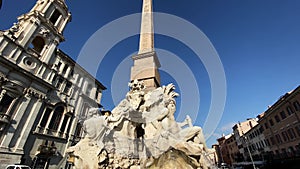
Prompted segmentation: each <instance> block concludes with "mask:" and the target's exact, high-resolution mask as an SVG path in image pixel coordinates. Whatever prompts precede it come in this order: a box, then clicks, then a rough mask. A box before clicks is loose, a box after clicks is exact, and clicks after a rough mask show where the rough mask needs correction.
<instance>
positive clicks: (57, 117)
mask: <svg viewBox="0 0 300 169" xmlns="http://www.w3.org/2000/svg"><path fill="white" fill-rule="evenodd" d="M63 113H64V107H63V106H58V107H56V108H55V109H54V112H53V115H52V118H51V121H50V124H49V129H51V130H54V131H56V130H57V129H58V127H59V124H60V121H61V118H62V115H63Z"/></svg>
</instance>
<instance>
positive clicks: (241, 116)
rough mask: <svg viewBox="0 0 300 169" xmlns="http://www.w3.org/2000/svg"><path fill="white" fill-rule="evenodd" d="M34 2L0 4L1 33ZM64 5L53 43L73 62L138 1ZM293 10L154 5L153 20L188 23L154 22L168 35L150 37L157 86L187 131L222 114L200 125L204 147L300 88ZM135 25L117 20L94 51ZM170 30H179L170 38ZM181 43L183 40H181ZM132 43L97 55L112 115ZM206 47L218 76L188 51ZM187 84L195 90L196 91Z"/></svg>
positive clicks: (231, 1)
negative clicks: (171, 94) (173, 99)
mask: <svg viewBox="0 0 300 169" xmlns="http://www.w3.org/2000/svg"><path fill="white" fill-rule="evenodd" d="M35 2H36V1H35V0H26V1H20V0H4V1H3V4H2V9H1V10H0V29H1V30H5V29H8V28H9V27H11V26H12V24H13V23H14V22H17V19H16V18H17V17H18V16H20V15H22V14H24V13H26V12H28V11H29V10H30V9H31V8H32V7H33V5H34V4H35ZM66 3H67V5H68V7H69V10H70V12H71V13H72V21H71V22H70V23H69V24H68V25H67V27H66V29H65V31H64V33H63V34H64V36H65V38H66V41H65V42H63V43H61V44H59V48H60V49H61V50H63V51H64V52H65V53H67V54H68V55H69V56H70V57H72V58H73V59H74V60H80V58H81V57H82V53H81V52H82V50H84V48H85V47H86V46H85V45H86V44H88V42H89V40H91V39H90V37H95V38H97V37H98V36H97V35H96V34H95V33H96V32H97V31H98V32H99V31H100V32H101V31H102V30H103V29H104V28H105V26H108V28H109V27H111V26H112V23H115V22H116V21H118V20H117V19H121V20H122V19H125V21H126V16H133V15H134V14H137V13H140V12H141V3H142V0H109V1H104V0H100V1H99V0H98V1H96V0H94V1H92V0H86V1H70V0H67V2H66ZM299 9H300V1H298V0H286V1H282V0H264V1H261V0H243V1H241V0H226V1H220V0H188V1H183V0H154V12H157V13H158V17H160V16H161V18H163V16H165V15H164V14H169V15H167V17H171V18H172V17H173V16H176V17H178V18H177V20H183V21H186V22H184V23H186V24H187V27H185V26H186V25H185V24H179V25H178V24H174V23H173V22H171V19H170V20H169V19H168V18H167V19H161V20H160V19H159V18H155V17H154V23H155V24H156V26H157V27H158V29H157V30H159V29H162V28H160V27H163V28H166V29H168V30H169V32H170V34H168V33H166V34H160V33H157V34H155V48H156V50H157V53H158V57H159V59H160V60H161V63H163V64H162V66H161V68H160V72H161V79H162V84H163V85H166V84H168V83H171V82H172V83H174V84H175V85H176V86H177V88H176V89H177V92H178V93H179V94H180V95H181V96H182V97H181V98H180V97H179V98H178V108H180V112H179V113H178V112H177V115H178V114H180V113H181V111H183V112H185V113H186V114H189V113H191V114H196V116H193V117H194V118H193V121H194V125H198V126H204V125H205V123H206V122H207V121H209V120H207V117H209V115H210V112H211V111H213V110H214V107H219V108H220V109H221V110H222V111H220V110H219V109H218V111H217V112H214V113H215V114H213V116H212V117H213V118H212V119H215V121H212V122H211V121H210V122H208V123H207V124H209V125H210V124H211V126H216V128H215V130H213V133H210V134H209V136H207V143H208V144H209V145H211V144H214V143H216V138H218V137H220V136H221V135H222V134H223V133H224V134H229V133H230V132H231V131H232V126H233V125H234V124H235V123H237V122H238V121H245V120H246V119H247V118H255V117H256V116H257V115H258V114H260V113H262V112H264V111H265V110H266V109H267V107H268V106H269V105H272V104H273V103H275V102H276V101H277V99H278V98H279V97H280V96H282V95H284V94H285V93H286V92H289V91H291V90H293V89H295V88H296V87H297V86H298V85H299V84H300V78H299V72H300V66H299V64H300V10H299ZM130 21H132V20H130ZM155 21H157V22H155ZM139 22H140V21H139V20H134V21H132V22H128V23H126V22H124V23H123V25H118V24H120V23H118V22H117V26H114V27H113V28H112V29H110V30H111V32H109V31H108V33H107V36H105V37H102V38H101V36H100V37H99V38H100V39H97V41H99V44H97V43H96V44H95V46H97V45H98V46H99V49H101V47H100V46H101V45H105V44H107V43H108V42H109V41H110V39H113V38H118V37H119V36H120V35H119V34H118V32H122V31H123V32H124V31H128V33H129V34H131V32H130V30H129V29H131V28H132V30H135V29H138V27H139V25H138V24H136V23H139ZM169 22H170V23H169ZM130 26H131V27H130ZM189 27H193V28H194V29H196V30H200V32H202V33H203V34H204V35H205V37H206V38H207V39H206V38H205V37H204V38H203V41H200V42H201V43H199V44H198V42H199V41H197V40H198V39H197V38H199V37H200V36H198V34H197V33H199V32H194V31H190V30H189V29H188V28H189ZM128 28H129V29H128ZM172 30H180V31H179V32H177V33H175V34H173V35H171V32H172ZM110 37H111V38H110ZM184 37H187V41H188V42H187V41H182V39H183V38H184ZM138 40H139V37H138V35H136V34H132V35H131V36H129V37H127V38H123V39H122V38H121V39H119V41H118V43H116V44H114V45H112V46H111V48H110V49H109V51H107V52H103V51H100V53H101V54H100V53H99V55H101V56H102V55H103V56H102V60H101V64H99V65H97V66H98V67H96V70H97V72H96V73H95V76H96V77H97V79H98V80H99V81H100V82H101V83H103V84H104V85H105V86H106V87H107V90H106V91H104V92H103V98H102V102H101V104H102V105H103V106H104V107H105V108H107V109H113V107H114V106H115V104H117V102H118V101H119V100H120V99H122V98H124V97H123V96H125V93H124V90H125V91H126V90H128V87H127V82H128V81H129V77H130V75H129V74H128V73H129V72H130V66H131V65H132V61H131V60H130V56H132V55H134V54H136V52H137V50H138ZM189 42H191V43H189ZM202 42H203V44H202ZM207 43H209V44H210V47H213V49H214V51H216V52H215V54H217V56H218V58H219V61H220V63H221V68H220V69H221V70H223V71H224V72H218V71H216V72H215V71H214V70H219V69H218V68H219V67H220V64H218V63H217V62H211V63H209V65H207V62H205V59H203V58H207V57H210V56H209V54H208V55H205V54H203V53H202V54H203V56H202V54H200V55H201V56H199V53H197V52H195V50H192V49H193V46H195V45H196V46H197V49H200V50H199V51H200V53H201V51H202V52H204V53H205V51H207V49H206V48H205V47H206V45H205V44H207ZM92 52H99V51H98V50H95V51H92ZM102 53H104V54H102ZM208 53H209V52H208ZM204 55H205V56H204ZM78 58H79V59H78ZM199 58H202V59H203V60H202V59H199ZM211 58H212V57H211ZM81 60H82V59H81ZM84 60H90V58H89V56H84ZM215 61H216V60H215ZM79 64H80V63H79ZM130 64H131V65H130ZM214 66H215V67H214ZM91 67H93V66H91ZM209 67H210V68H212V69H208V68H209ZM85 68H86V69H89V67H85ZM210 73H215V74H216V75H218V73H219V74H220V76H219V77H220V78H219V79H217V80H216V79H215V80H216V81H212V77H211V76H210ZM222 73H224V75H225V82H226V83H225V84H226V85H225V91H224V90H222V91H219V90H215V91H217V93H214V94H212V90H213V88H214V87H215V86H216V87H218V85H222V82H224V81H222V78H221V77H222ZM91 74H93V73H91ZM217 77H218V76H217ZM126 79H127V81H126ZM182 79H183V80H182ZM220 79H221V80H220ZM193 80H194V81H193ZM218 80H220V81H218ZM219 82H220V83H219ZM193 84H196V87H197V88H196V90H194V89H195V88H193V87H195V85H194V86H193ZM213 84H214V85H213ZM223 87H224V86H223ZM221 88H222V86H221ZM222 89H223V88H222ZM218 92H220V93H218ZM222 92H223V94H224V93H225V94H226V100H224V103H225V106H224V108H223V109H222V107H223V106H222V101H221V102H217V103H213V102H214V101H213V99H212V98H213V96H220V98H218V97H217V99H221V100H222ZM191 93H192V94H191ZM218 94H219V95H218ZM114 99H115V100H116V101H115V100H114ZM211 105H213V107H210V106H211ZM198 107H199V108H198ZM195 110H196V111H195ZM183 114H184V113H183ZM184 115H185V114H184ZM215 116H216V117H215ZM179 120H181V119H179ZM207 124H206V125H207ZM205 129H206V127H204V128H203V130H204V133H206V131H205Z"/></svg>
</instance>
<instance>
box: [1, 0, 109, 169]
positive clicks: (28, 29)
mask: <svg viewBox="0 0 300 169" xmlns="http://www.w3.org/2000/svg"><path fill="white" fill-rule="evenodd" d="M70 21H71V14H70V12H69V11H68V8H67V5H66V4H65V1H64V0H38V1H37V2H36V4H35V5H34V7H33V8H32V9H31V11H29V12H28V13H26V14H24V15H22V16H20V17H18V22H17V23H14V24H13V26H12V27H11V28H10V29H9V30H3V31H1V30H0V168H5V167H6V165H9V164H16V163H21V164H26V165H29V166H31V167H32V168H36V169H39V168H43V169H45V168H53V169H54V168H68V166H67V162H66V161H67V158H68V157H66V155H65V151H66V149H67V148H68V147H69V146H71V145H73V144H75V143H76V142H78V139H80V136H81V134H82V128H81V119H84V117H85V115H86V113H87V111H88V109H89V108H90V107H101V104H100V102H101V97H102V91H103V90H105V89H106V88H105V87H104V86H103V85H102V84H101V83H100V82H99V81H98V80H96V79H95V78H94V77H93V76H92V75H90V74H89V73H88V72H87V71H85V70H84V69H83V68H82V67H81V66H79V65H77V64H76V62H75V61H74V60H72V59H71V58H70V57H69V56H68V55H67V54H66V53H64V52H63V51H62V50H60V49H59V48H58V47H57V46H58V44H59V43H61V42H63V41H64V36H63V31H64V28H65V27H66V25H67V23H68V22H70Z"/></svg>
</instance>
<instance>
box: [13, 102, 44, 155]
mask: <svg viewBox="0 0 300 169" xmlns="http://www.w3.org/2000/svg"><path fill="white" fill-rule="evenodd" d="M33 100H34V101H33V102H34V104H33V106H32V108H31V109H27V110H26V112H25V113H24V116H26V117H27V121H26V122H25V123H24V125H23V126H22V127H21V128H22V130H21V132H20V135H19V137H18V138H17V143H16V145H15V147H14V150H15V151H23V149H24V146H25V143H26V141H27V138H28V136H29V134H30V132H31V129H32V126H33V123H34V121H35V119H36V117H37V115H38V113H37V112H40V110H41V107H42V105H43V102H42V100H40V99H33ZM24 120H25V119H24Z"/></svg>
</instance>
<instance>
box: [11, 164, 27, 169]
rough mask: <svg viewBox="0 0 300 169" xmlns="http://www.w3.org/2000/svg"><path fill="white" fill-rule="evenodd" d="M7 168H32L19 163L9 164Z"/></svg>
mask: <svg viewBox="0 0 300 169" xmlns="http://www.w3.org/2000/svg"><path fill="white" fill-rule="evenodd" d="M5 169H31V168H30V167H28V166H27V165H19V164H14V165H8V166H7V167H6V168H5Z"/></svg>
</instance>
